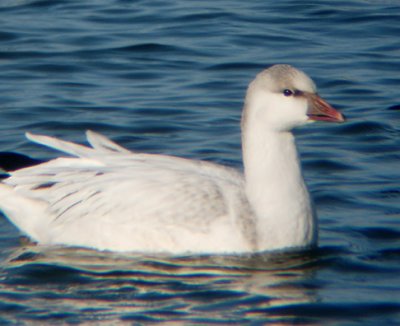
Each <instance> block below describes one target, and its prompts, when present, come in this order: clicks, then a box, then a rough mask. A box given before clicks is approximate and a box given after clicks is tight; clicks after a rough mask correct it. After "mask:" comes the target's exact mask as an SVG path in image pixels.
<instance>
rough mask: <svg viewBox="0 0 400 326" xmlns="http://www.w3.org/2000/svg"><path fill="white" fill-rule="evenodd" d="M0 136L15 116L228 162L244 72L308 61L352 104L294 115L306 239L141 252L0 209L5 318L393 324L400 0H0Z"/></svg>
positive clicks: (4, 142)
mask: <svg viewBox="0 0 400 326" xmlns="http://www.w3.org/2000/svg"><path fill="white" fill-rule="evenodd" d="M0 17H1V19H0V68H1V69H0V71H1V73H0V102H1V112H0V119H1V125H0V149H1V150H3V151H6V150H11V151H19V152H24V153H27V154H30V155H33V156H36V157H40V158H51V157H54V155H55V153H53V152H51V151H48V150H46V149H44V148H41V147H38V146H36V145H34V144H31V143H29V142H28V141H27V140H26V139H25V138H24V137H23V133H24V131H27V130H29V131H32V132H36V133H45V134H50V135H55V136H60V137H63V138H65V139H69V140H73V141H78V142H83V141H84V139H83V131H84V130H85V129H93V130H96V131H99V132H103V133H105V134H106V135H108V136H109V137H111V138H112V139H114V140H116V141H118V142H120V143H121V144H123V145H124V146H126V147H128V148H131V149H136V150H142V151H147V152H153V153H167V154H171V153H172V154H175V155H180V156H185V157H190V158H199V159H205V160H210V161H214V162H218V163H223V164H229V165H231V166H235V167H238V168H240V167H241V156H240V130H239V120H240V110H241V106H242V101H243V96H244V93H245V88H246V85H247V84H248V82H249V81H250V80H251V79H252V78H253V77H254V75H255V74H256V73H257V72H258V71H260V70H261V69H263V68H265V67H267V66H268V65H270V64H272V63H290V64H293V65H295V66H297V67H299V68H301V69H303V70H305V71H306V72H307V73H308V74H309V75H311V76H312V77H313V79H314V80H315V81H316V83H317V85H318V86H319V92H320V94H321V95H322V96H323V97H324V98H326V99H327V100H328V101H329V102H331V103H332V104H334V105H335V106H336V107H337V108H339V109H340V110H342V111H343V112H344V113H345V114H346V116H347V117H348V119H349V120H348V122H347V123H345V124H342V125H331V124H329V125H327V124H322V123H321V124H313V125H310V126H306V127H304V128H302V129H299V130H297V131H296V133H297V136H298V144H299V149H300V151H301V155H302V161H303V163H304V171H305V176H306V179H307V182H308V185H309V188H310V190H311V192H312V194H313V197H314V199H315V202H316V206H317V209H318V213H319V217H320V245H319V248H318V249H317V250H315V251H313V252H306V253H293V254H286V255H285V254H279V255H259V256H255V257H214V256H204V257H190V256H187V257H160V256H158V257H151V256H146V255H114V254H109V253H108V254H107V253H99V252H95V251H90V250H77V249H70V248H59V247H51V248H49V247H35V246H32V245H29V244H27V243H25V244H21V243H20V238H19V237H20V233H19V232H18V231H17V230H16V229H15V228H14V227H13V226H12V225H10V223H9V222H8V221H7V220H6V219H5V218H4V217H3V216H1V217H0V224H1V225H0V257H1V269H0V282H1V283H0V311H1V314H0V323H1V324H54V323H57V324H65V323H86V324H92V323H93V324H118V323H120V324H132V323H139V324H140V323H146V322H158V321H165V322H167V321H168V322H182V323H185V324H201V323H210V324H212V323H215V324H217V323H219V324H227V323H233V324H235V323H236V324H255V325H258V324H269V323H276V324H283V325H284V324H318V325H337V324H345V325H352V324H354V325H356V324H363V325H364V324H369V325H386V324H387V325H393V324H396V323H400V280H399V277H398V275H399V272H400V262H399V261H400V224H399V218H400V187H399V184H400V172H399V171H400V169H399V159H400V152H399V131H400V127H399V125H400V124H399V123H400V112H399V111H400V110H399V109H400V105H399V98H398V91H397V90H398V85H399V84H400V76H399V73H398V72H399V71H400V41H399V35H400V25H399V24H398V22H399V21H400V5H399V3H398V2H397V1H366V0H365V1H362V0H352V1H335V2H327V1H311V2H306V3H304V2H301V3H300V2H298V1H294V0H285V1H251V2H243V1H201V2H200V1H199V2H194V1H179V0H175V1H168V2H161V1H151V2H150V1H123V0H119V1H117V0H113V1H109V0H107V1H105V0H96V1H50V0H48V1H46V0H44V1H38V0H20V1H9V0H3V1H1V2H0Z"/></svg>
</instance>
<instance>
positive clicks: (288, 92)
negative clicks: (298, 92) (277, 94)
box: [283, 89, 293, 96]
mask: <svg viewBox="0 0 400 326" xmlns="http://www.w3.org/2000/svg"><path fill="white" fill-rule="evenodd" d="M283 95H285V96H292V95H293V92H292V91H291V90H290V89H285V90H284V91H283Z"/></svg>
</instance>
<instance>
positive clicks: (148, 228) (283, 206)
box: [0, 64, 345, 255]
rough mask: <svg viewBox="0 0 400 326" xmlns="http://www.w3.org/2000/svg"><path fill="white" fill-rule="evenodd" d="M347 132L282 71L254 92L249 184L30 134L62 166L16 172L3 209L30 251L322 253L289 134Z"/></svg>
mask: <svg viewBox="0 0 400 326" xmlns="http://www.w3.org/2000/svg"><path fill="white" fill-rule="evenodd" d="M317 120H320V121H328V122H343V121H344V120H345V119H344V116H343V115H342V114H341V113H340V112H339V111H337V110H336V109H334V108H333V107H332V106H331V105H330V104H328V103H327V102H326V101H325V100H323V99H322V98H321V97H320V96H319V95H318V94H317V90H316V86H315V84H314V82H313V81H312V80H311V79H310V77H308V76H307V75H306V74H305V73H304V72H303V71H301V70H298V69H296V68H294V67H292V66H290V65H287V64H277V65H273V66H271V67H269V68H268V69H265V70H263V71H262V72H260V73H259V74H258V75H257V76H256V77H255V79H254V80H253V81H252V82H251V83H250V84H249V86H248V89H247V93H246V97H245V101H244V108H243V112H242V120H241V130H242V154H243V166H244V169H243V170H244V172H243V173H242V172H240V171H238V170H236V169H234V168H231V167H227V166H222V165H218V164H214V163H211V162H206V161H200V160H192V159H185V158H180V157H176V156H169V155H156V154H146V153H136V152H132V151H130V150H128V149H126V148H124V147H122V146H120V145H118V144H116V143H115V142H113V141H111V140H110V139H108V138H106V137H105V136H103V135H101V134H98V133H95V132H93V131H87V133H86V136H87V140H88V142H89V144H90V145H91V147H86V146H83V145H80V144H75V143H72V142H67V141H64V140H60V139H57V138H53V137H49V136H43V135H34V134H31V133H27V134H26V136H27V138H28V139H29V140H31V141H33V142H35V143H38V144H41V145H44V146H47V147H50V148H53V149H55V150H58V151H61V152H63V153H65V154H68V155H64V157H59V158H56V159H52V160H50V161H47V162H39V163H38V164H35V165H33V166H28V167H24V168H21V169H17V170H15V171H10V172H9V176H8V177H7V178H6V179H4V180H3V181H2V182H1V183H0V209H1V211H2V212H3V213H4V215H5V216H6V217H7V218H8V219H9V220H10V221H11V222H12V223H13V224H14V225H15V226H16V227H17V228H18V229H19V230H20V231H21V232H22V233H23V234H25V235H27V236H28V237H29V238H30V239H31V240H32V241H33V242H35V243H38V244H43V245H65V246H74V247H86V248H91V249H97V250H102V251H113V252H142V253H168V254H173V255H176V254H178V255H179V254H246V253H257V252H264V251H277V250H278V251H282V250H284V251H286V250H303V249H304V250H306V249H308V248H312V247H314V246H316V245H317V239H318V226H317V215H316V212H315V209H314V207H313V204H312V200H311V198H310V194H309V192H308V190H307V187H306V184H305V181H304V178H303V173H302V169H301V166H300V161H299V156H298V152H297V149H296V144H295V139H294V135H293V134H292V129H293V128H295V127H298V126H301V125H305V124H308V123H310V122H313V121H317Z"/></svg>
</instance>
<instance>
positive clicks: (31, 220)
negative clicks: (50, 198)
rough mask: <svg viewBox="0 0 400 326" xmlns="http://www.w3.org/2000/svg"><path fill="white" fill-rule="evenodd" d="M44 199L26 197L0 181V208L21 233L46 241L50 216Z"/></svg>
mask: <svg viewBox="0 0 400 326" xmlns="http://www.w3.org/2000/svg"><path fill="white" fill-rule="evenodd" d="M47 206H48V204H47V203H46V202H45V201H41V200H38V199H33V198H29V197H26V196H24V195H21V194H18V192H17V191H16V190H15V189H14V188H13V187H12V186H9V185H5V184H3V183H0V210H1V211H3V213H4V214H5V215H6V216H7V218H8V219H9V220H10V221H11V222H12V223H13V224H14V225H15V226H17V227H18V228H19V229H20V230H21V231H22V232H23V233H25V234H26V235H29V237H30V238H32V239H33V240H35V241H40V242H42V243H46V242H47V236H46V233H47V232H46V231H47V229H48V225H47V224H48V223H49V221H50V218H49V217H48V214H47V213H46V208H47Z"/></svg>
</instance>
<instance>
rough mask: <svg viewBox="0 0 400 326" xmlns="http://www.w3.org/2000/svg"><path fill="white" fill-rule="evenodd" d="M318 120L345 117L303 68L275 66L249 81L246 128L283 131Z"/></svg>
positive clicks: (330, 120) (243, 122) (246, 102)
mask: <svg viewBox="0 0 400 326" xmlns="http://www.w3.org/2000/svg"><path fill="white" fill-rule="evenodd" d="M317 120H320V121H329V122H343V121H344V117H343V115H342V114H341V113H340V112H338V111H337V110H335V109H334V108H333V107H332V106H331V105H330V104H328V103H327V102H326V101H325V100H323V99H322V98H321V97H320V96H319V95H318V94H317V88H316V86H315V83H314V82H313V81H312V80H311V78H310V77H308V76H307V75H306V74H305V73H304V72H302V71H301V70H298V69H296V68H294V67H292V66H290V65H284V64H278V65H274V66H271V67H270V68H268V69H266V70H264V71H262V72H261V73H259V74H258V75H257V76H256V78H255V79H254V80H253V81H252V82H251V83H250V85H249V87H248V90H247V94H246V99H245V109H244V112H243V119H242V125H243V127H245V126H246V125H247V124H248V123H251V124H252V125H254V124H255V123H257V124H262V125H263V126H264V127H265V128H269V129H270V130H272V131H277V132H281V131H283V132H284V131H290V130H291V129H293V128H295V127H297V126H301V125H304V124H307V123H310V122H313V121H317Z"/></svg>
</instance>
